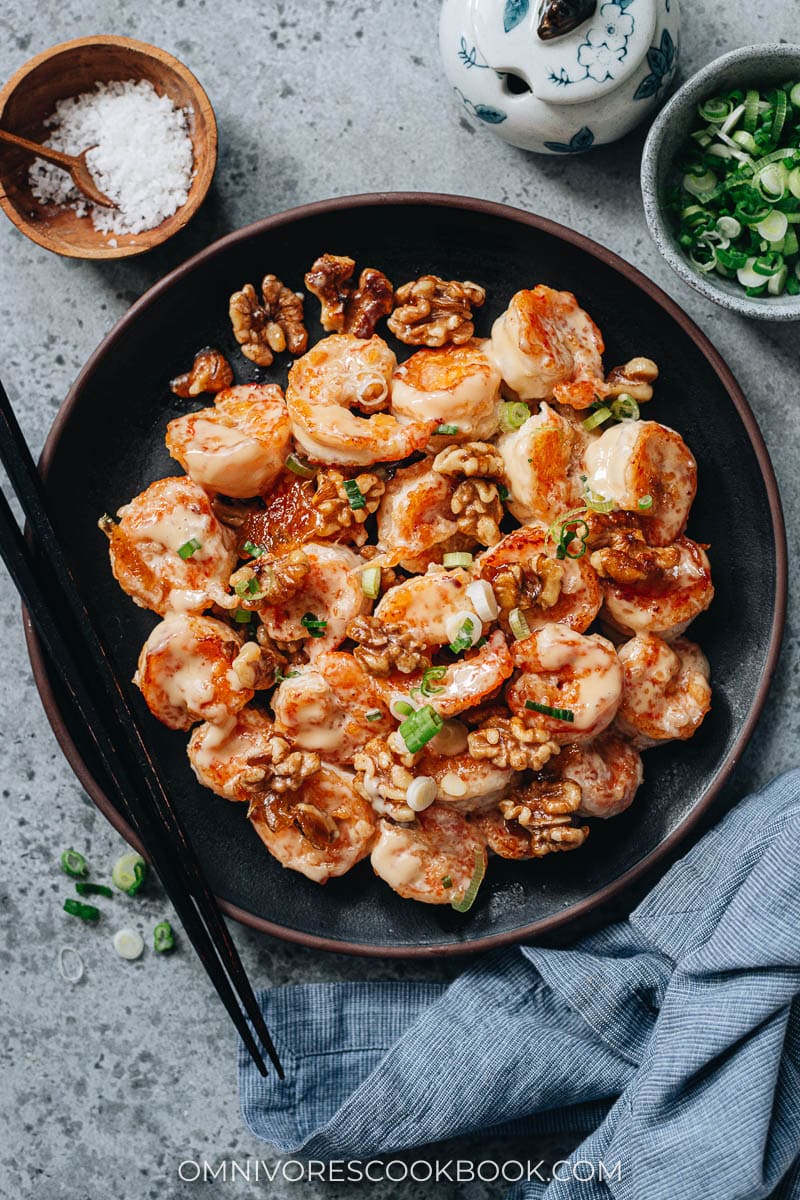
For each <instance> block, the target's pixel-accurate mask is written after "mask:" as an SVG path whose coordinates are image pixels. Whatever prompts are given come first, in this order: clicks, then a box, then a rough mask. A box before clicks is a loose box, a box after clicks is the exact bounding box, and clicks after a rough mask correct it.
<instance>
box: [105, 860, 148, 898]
mask: <svg viewBox="0 0 800 1200" xmlns="http://www.w3.org/2000/svg"><path fill="white" fill-rule="evenodd" d="M146 874H147V863H146V862H145V861H144V859H143V858H142V856H141V854H137V853H136V852H135V851H130V852H129V853H128V854H123V855H122V857H121V858H118V859H117V861H116V862H115V863H114V866H113V868H112V871H111V882H112V883H113V884H114V887H115V888H118V889H119V890H120V891H121V892H125V894H126V895H127V896H135V895H136V893H137V892H138V891H139V888H140V887H141V886H142V884H143V883H144V878H145V875H146Z"/></svg>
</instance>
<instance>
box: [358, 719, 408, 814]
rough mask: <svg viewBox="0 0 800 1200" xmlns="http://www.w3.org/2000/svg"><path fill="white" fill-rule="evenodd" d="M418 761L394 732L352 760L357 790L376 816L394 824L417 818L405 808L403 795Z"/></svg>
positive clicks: (377, 738) (370, 745)
mask: <svg viewBox="0 0 800 1200" xmlns="http://www.w3.org/2000/svg"><path fill="white" fill-rule="evenodd" d="M418 758H419V755H418V754H409V752H408V748H407V746H406V744H405V742H404V741H403V739H402V738H401V737H400V734H399V733H397V731H396V730H395V732H394V733H390V734H389V736H388V737H387V738H379V737H376V738H372V739H371V740H370V741H369V742H367V744H366V745H365V746H364V747H362V749H361V750H359V751H358V752H357V753H356V754H355V755H354V756H353V766H354V767H355V770H356V779H355V786H356V790H357V791H358V792H359V793H360V794H361V795H362V796H363V797H364V799H365V800H368V801H369V802H370V804H371V805H372V807H373V808H374V809H375V811H376V812H379V813H383V814H384V815H387V816H390V817H393V818H394V820H395V821H413V820H414V819H415V816H416V814H415V813H414V812H413V810H412V809H410V808H409V807H408V805H407V804H406V793H407V791H408V789H409V787H410V786H411V784H412V783H413V782H414V774H413V771H412V770H411V768H412V767H413V766H414V764H415V763H416V761H417V759H418Z"/></svg>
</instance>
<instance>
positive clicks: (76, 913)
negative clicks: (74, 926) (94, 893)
mask: <svg viewBox="0 0 800 1200" xmlns="http://www.w3.org/2000/svg"><path fill="white" fill-rule="evenodd" d="M64 912H65V913H69V915H70V916H71V917H80V919H81V920H82V921H99V920H100V909H99V908H95V906H94V905H93V904H82V903H81V901H80V900H73V899H72V898H71V897H67V899H66V900H65V901H64Z"/></svg>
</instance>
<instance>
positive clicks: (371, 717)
mask: <svg viewBox="0 0 800 1200" xmlns="http://www.w3.org/2000/svg"><path fill="white" fill-rule="evenodd" d="M412 711H413V710H412ZM364 716H365V717H366V718H367V720H368V721H380V719H381V717H382V716H383V713H382V712H381V710H380V709H379V708H371V709H370V710H369V712H367V713H364Z"/></svg>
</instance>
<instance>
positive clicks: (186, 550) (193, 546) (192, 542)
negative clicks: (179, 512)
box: [178, 538, 203, 558]
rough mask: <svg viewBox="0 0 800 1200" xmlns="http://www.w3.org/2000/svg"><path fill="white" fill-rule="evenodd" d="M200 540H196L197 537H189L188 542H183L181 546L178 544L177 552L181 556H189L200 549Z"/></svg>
mask: <svg viewBox="0 0 800 1200" xmlns="http://www.w3.org/2000/svg"><path fill="white" fill-rule="evenodd" d="M202 545H203V543H202V542H198V540H197V538H189V540H188V542H184V543H183V545H182V546H178V554H180V556H181V558H191V557H192V555H193V554H196V553H197V551H198V550H200V549H202Z"/></svg>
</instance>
